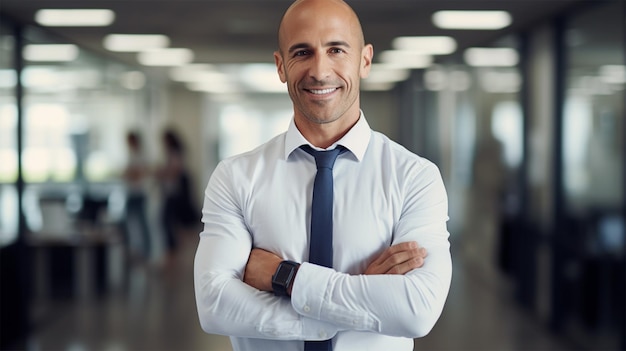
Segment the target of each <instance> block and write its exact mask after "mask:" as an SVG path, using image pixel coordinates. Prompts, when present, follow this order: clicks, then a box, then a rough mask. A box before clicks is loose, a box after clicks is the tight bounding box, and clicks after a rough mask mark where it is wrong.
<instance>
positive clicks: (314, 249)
mask: <svg viewBox="0 0 626 351" xmlns="http://www.w3.org/2000/svg"><path fill="white" fill-rule="evenodd" d="M301 148H302V149H303V150H304V151H306V152H308V153H309V154H311V155H313V157H315V164H316V165H317V174H316V175H315V182H314V183H313V203H312V206H311V238H310V244H309V262H311V263H315V264H318V265H321V266H325V267H332V266H333V165H334V164H335V160H336V159H337V156H338V155H339V154H340V153H341V151H342V149H343V148H342V147H337V148H335V149H334V150H329V151H316V150H313V149H312V148H311V147H310V146H308V145H303V146H302V147H301ZM332 348H333V343H332V340H323V341H305V342H304V351H332Z"/></svg>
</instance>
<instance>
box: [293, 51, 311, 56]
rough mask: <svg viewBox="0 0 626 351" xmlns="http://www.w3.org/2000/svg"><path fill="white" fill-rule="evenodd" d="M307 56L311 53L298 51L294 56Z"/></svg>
mask: <svg viewBox="0 0 626 351" xmlns="http://www.w3.org/2000/svg"><path fill="white" fill-rule="evenodd" d="M307 55H309V51H307V50H298V51H296V52H294V54H293V56H294V57H298V56H307Z"/></svg>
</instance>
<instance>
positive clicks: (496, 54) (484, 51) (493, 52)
mask: <svg viewBox="0 0 626 351" xmlns="http://www.w3.org/2000/svg"><path fill="white" fill-rule="evenodd" d="M463 58H464V59H465V63H467V64H468V65H470V66H474V67H512V66H515V65H517V63H518V62H519V55H518V54H517V51H515V50H514V49H511V48H469V49H467V50H465V53H464V55H463Z"/></svg>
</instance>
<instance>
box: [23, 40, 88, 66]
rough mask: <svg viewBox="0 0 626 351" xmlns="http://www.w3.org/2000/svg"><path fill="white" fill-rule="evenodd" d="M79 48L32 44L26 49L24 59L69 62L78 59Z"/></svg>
mask: <svg viewBox="0 0 626 351" xmlns="http://www.w3.org/2000/svg"><path fill="white" fill-rule="evenodd" d="M78 52H79V50H78V47H77V46H76V45H73V44H31V45H26V46H25V47H24V51H23V52H22V54H23V56H24V59H25V60H27V61H34V62H67V61H74V60H75V59H76V58H77V57H78Z"/></svg>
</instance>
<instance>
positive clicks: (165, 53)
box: [137, 48, 193, 66]
mask: <svg viewBox="0 0 626 351" xmlns="http://www.w3.org/2000/svg"><path fill="white" fill-rule="evenodd" d="M137 61H139V63H141V64H142V65H144V66H180V65H184V64H187V63H190V62H191V61H193V51H191V50H189V49H185V48H166V49H152V50H147V51H142V52H140V53H138V54H137Z"/></svg>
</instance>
